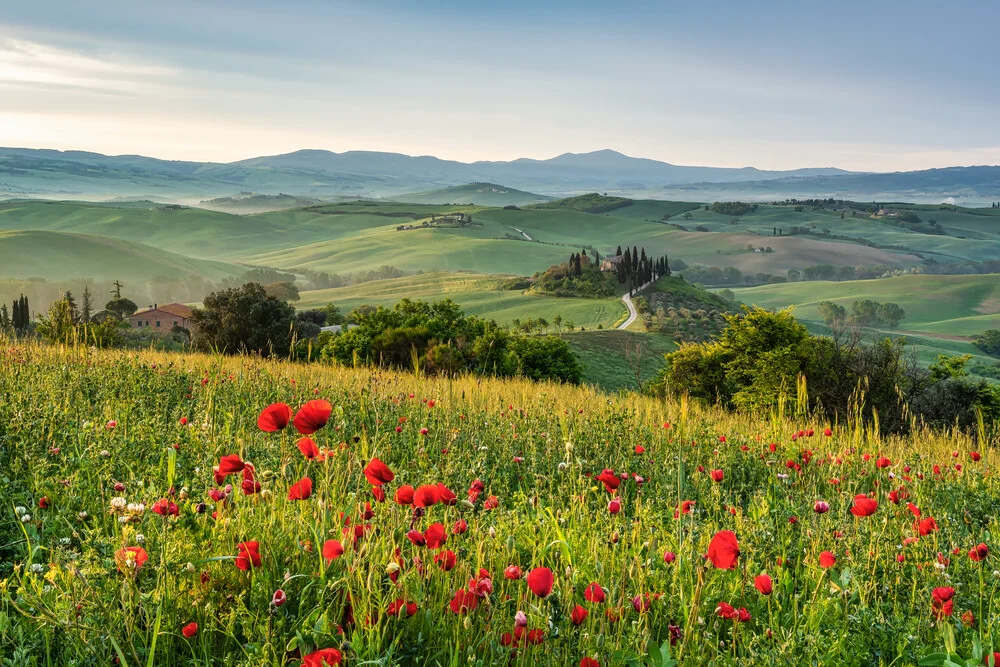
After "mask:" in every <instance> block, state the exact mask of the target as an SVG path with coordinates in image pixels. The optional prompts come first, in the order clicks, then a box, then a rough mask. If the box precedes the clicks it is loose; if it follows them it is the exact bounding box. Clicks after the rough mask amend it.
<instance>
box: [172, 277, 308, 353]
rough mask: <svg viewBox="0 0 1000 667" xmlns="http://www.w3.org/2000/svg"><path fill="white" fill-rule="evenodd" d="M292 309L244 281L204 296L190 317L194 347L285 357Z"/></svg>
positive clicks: (293, 312)
mask: <svg viewBox="0 0 1000 667" xmlns="http://www.w3.org/2000/svg"><path fill="white" fill-rule="evenodd" d="M294 317H295V308H293V307H292V306H291V305H289V304H288V303H287V302H285V301H282V300H281V299H277V298H275V297H274V296H270V295H268V294H267V292H266V291H265V290H264V287H263V286H262V285H260V284H259V283H247V284H245V285H242V286H240V287H233V288H230V289H227V290H221V291H219V292H213V293H212V294H209V295H208V296H207V297H205V301H204V305H203V306H202V307H201V308H196V309H195V311H194V314H193V315H192V316H191V322H192V324H193V325H194V326H193V329H194V331H195V333H194V340H193V341H192V343H193V345H194V348H195V349H198V350H219V351H222V352H225V353H228V354H237V353H240V352H251V353H255V354H260V355H263V356H268V355H271V354H274V355H278V356H285V355H287V354H288V350H289V348H290V346H291V338H292V334H293V331H294V327H293V319H294Z"/></svg>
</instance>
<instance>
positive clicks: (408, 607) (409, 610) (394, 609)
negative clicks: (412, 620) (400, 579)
mask: <svg viewBox="0 0 1000 667" xmlns="http://www.w3.org/2000/svg"><path fill="white" fill-rule="evenodd" d="M385 613H386V616H395V617H397V618H398V617H400V616H402V615H403V614H404V613H405V614H406V615H407V616H413V615H414V614H416V613H417V603H416V602H407V601H406V600H403V599H402V598H400V599H398V600H393V601H392V602H390V603H389V606H388V607H386V610H385Z"/></svg>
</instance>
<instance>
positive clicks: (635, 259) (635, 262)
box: [632, 246, 639, 275]
mask: <svg viewBox="0 0 1000 667" xmlns="http://www.w3.org/2000/svg"><path fill="white" fill-rule="evenodd" d="M636 273H639V249H638V248H636V247H635V246H632V274H633V275H635V274H636Z"/></svg>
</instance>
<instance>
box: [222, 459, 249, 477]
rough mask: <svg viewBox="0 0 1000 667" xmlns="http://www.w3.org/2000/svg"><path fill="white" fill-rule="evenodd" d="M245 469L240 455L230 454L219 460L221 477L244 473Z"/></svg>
mask: <svg viewBox="0 0 1000 667" xmlns="http://www.w3.org/2000/svg"><path fill="white" fill-rule="evenodd" d="M245 467H246V464H245V463H244V462H243V461H242V460H241V459H240V455H239V454H229V455H228V456H223V457H222V458H221V459H219V474H221V475H233V474H235V473H238V472H243V469H244V468H245Z"/></svg>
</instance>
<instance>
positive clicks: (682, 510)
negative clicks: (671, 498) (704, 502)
mask: <svg viewBox="0 0 1000 667" xmlns="http://www.w3.org/2000/svg"><path fill="white" fill-rule="evenodd" d="M692 507H694V501H693V500H682V501H681V504H680V506H679V507H678V508H677V509H676V510H674V518H675V519H678V518H680V516H681V514H690V513H691V508H692Z"/></svg>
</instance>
